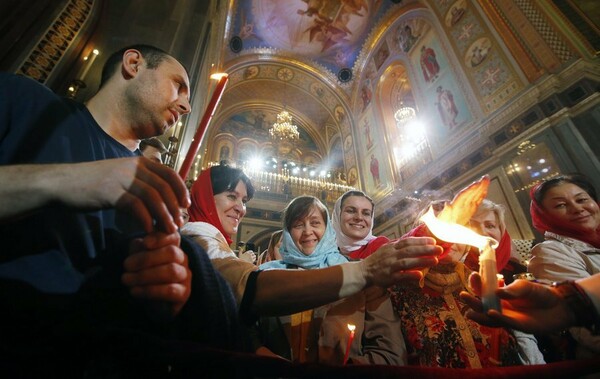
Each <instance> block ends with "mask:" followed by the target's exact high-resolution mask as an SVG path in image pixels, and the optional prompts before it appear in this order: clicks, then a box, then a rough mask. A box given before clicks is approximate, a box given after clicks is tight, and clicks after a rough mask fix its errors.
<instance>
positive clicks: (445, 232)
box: [420, 207, 498, 250]
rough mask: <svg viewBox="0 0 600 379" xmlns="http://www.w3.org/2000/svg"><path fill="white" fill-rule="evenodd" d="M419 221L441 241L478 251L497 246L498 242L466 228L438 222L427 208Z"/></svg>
mask: <svg viewBox="0 0 600 379" xmlns="http://www.w3.org/2000/svg"><path fill="white" fill-rule="evenodd" d="M420 220H421V221H423V222H424V223H425V225H427V228H429V230H430V231H431V233H433V235H434V236H436V237H437V238H439V239H440V240H442V241H445V242H449V243H460V244H466V245H471V246H475V247H477V248H479V249H480V250H483V248H484V247H485V246H490V247H491V248H496V247H497V246H498V241H496V240H495V239H493V238H490V237H486V236H482V235H479V234H477V233H475V232H474V231H472V230H471V229H469V228H467V227H466V226H463V225H459V224H452V223H449V222H446V221H442V220H439V219H438V218H436V217H435V215H434V213H433V208H431V207H429V210H427V213H425V214H424V215H423V216H422V217H421V219H420Z"/></svg>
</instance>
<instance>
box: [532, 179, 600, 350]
mask: <svg viewBox="0 0 600 379" xmlns="http://www.w3.org/2000/svg"><path fill="white" fill-rule="evenodd" d="M530 196H531V207H530V212H531V219H532V221H533V226H534V227H535V228H536V229H537V230H538V231H539V232H540V233H543V234H544V238H545V241H544V242H542V243H540V244H538V245H536V246H535V247H534V248H533V249H532V250H531V254H532V256H533V258H532V259H531V262H530V263H529V266H528V270H529V272H531V273H532V274H533V275H534V276H535V277H536V279H542V280H547V281H550V282H555V281H556V282H561V281H571V280H577V279H582V278H587V277H589V276H591V275H594V274H596V273H600V207H599V206H598V197H597V195H596V190H595V189H594V187H593V185H592V183H591V182H590V180H589V179H588V178H586V177H585V176H583V175H581V174H572V175H564V176H559V177H555V178H552V179H549V180H546V181H544V182H542V183H540V184H538V185H536V186H535V187H533V188H532V189H531V191H530ZM569 331H570V333H571V335H572V336H573V338H574V339H575V340H576V341H577V343H578V345H577V348H576V352H575V355H576V357H577V358H588V357H593V356H597V355H600V336H594V335H592V333H591V332H590V330H588V329H586V328H571V329H570V330H569Z"/></svg>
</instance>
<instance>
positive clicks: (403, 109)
mask: <svg viewBox="0 0 600 379" xmlns="http://www.w3.org/2000/svg"><path fill="white" fill-rule="evenodd" d="M416 115H417V113H416V112H415V108H412V107H407V106H403V105H401V106H400V108H399V109H398V110H397V111H396V113H394V118H395V119H396V125H397V126H398V127H399V128H403V127H404V126H405V125H406V124H408V123H409V122H411V121H412V120H413V119H414V118H415V117H416Z"/></svg>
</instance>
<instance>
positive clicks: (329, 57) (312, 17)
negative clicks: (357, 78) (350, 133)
mask: <svg viewBox="0 0 600 379" xmlns="http://www.w3.org/2000/svg"><path fill="white" fill-rule="evenodd" d="M393 3H394V2H392V1H383V0H252V1H245V2H240V4H239V7H238V8H237V14H236V17H235V21H234V27H233V30H234V35H235V36H238V37H239V38H241V40H242V44H243V49H244V50H249V49H253V48H274V49H278V50H282V51H291V52H293V53H294V54H297V55H299V56H302V57H305V58H306V59H309V60H310V61H313V62H317V63H319V64H320V65H322V66H323V67H325V68H327V69H328V70H330V71H331V72H332V73H334V74H336V75H337V74H339V73H340V72H341V70H343V69H352V68H353V67H354V64H355V62H356V59H357V57H358V55H359V53H360V50H361V48H362V43H363V42H364V41H365V39H366V36H367V35H368V33H369V32H370V31H371V29H372V28H373V26H374V25H375V24H376V23H377V21H378V20H379V19H380V18H381V16H382V15H383V14H385V12H386V10H387V9H388V8H389V7H390V6H392V5H393Z"/></svg>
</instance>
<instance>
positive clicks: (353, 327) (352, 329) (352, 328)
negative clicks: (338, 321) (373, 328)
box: [347, 324, 356, 332]
mask: <svg viewBox="0 0 600 379" xmlns="http://www.w3.org/2000/svg"><path fill="white" fill-rule="evenodd" d="M347 325H348V330H349V331H351V332H353V331H354V329H356V325H352V324H347Z"/></svg>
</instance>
